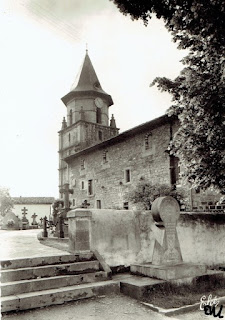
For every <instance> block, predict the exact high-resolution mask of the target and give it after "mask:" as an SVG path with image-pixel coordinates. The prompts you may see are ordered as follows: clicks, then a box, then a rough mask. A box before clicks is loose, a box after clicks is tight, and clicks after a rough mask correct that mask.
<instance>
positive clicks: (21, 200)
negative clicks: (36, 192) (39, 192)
mask: <svg viewBox="0 0 225 320" xmlns="http://www.w3.org/2000/svg"><path fill="white" fill-rule="evenodd" d="M12 199H13V201H14V204H52V203H53V202H54V200H55V198H54V197H13V198H12Z"/></svg>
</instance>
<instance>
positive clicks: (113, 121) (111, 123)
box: [110, 114, 116, 128]
mask: <svg viewBox="0 0 225 320" xmlns="http://www.w3.org/2000/svg"><path fill="white" fill-rule="evenodd" d="M110 127H111V128H116V120H115V118H114V115H113V114H112V117H111V119H110Z"/></svg>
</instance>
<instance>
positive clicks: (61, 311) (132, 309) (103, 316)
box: [2, 295, 171, 320]
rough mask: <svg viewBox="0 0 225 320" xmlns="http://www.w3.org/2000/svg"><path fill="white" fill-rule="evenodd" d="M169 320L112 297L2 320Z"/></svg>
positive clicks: (127, 298)
mask: <svg viewBox="0 0 225 320" xmlns="http://www.w3.org/2000/svg"><path fill="white" fill-rule="evenodd" d="M61 319H62V320H75V319H77V320H165V319H167V320H169V319H171V318H168V317H165V316H162V315H160V314H158V313H155V312H153V311H151V310H149V309H148V308H146V307H144V306H143V305H141V304H140V303H138V302H137V301H136V300H134V299H131V298H129V297H126V296H120V295H113V296H107V297H102V298H96V299H88V300H82V301H78V302H72V303H67V304H64V305H58V306H51V307H46V308H43V309H36V310H32V311H26V312H23V313H20V314H13V315H7V316H3V317H2V320H61Z"/></svg>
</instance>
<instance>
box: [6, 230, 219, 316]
mask: <svg viewBox="0 0 225 320" xmlns="http://www.w3.org/2000/svg"><path fill="white" fill-rule="evenodd" d="M39 232H40V230H21V231H5V230H4V231H3V230H1V231H0V245H1V248H0V250H1V260H4V259H8V258H23V257H37V256H47V255H61V254H68V253H67V252H64V251H61V250H58V249H54V248H51V247H47V246H44V245H42V244H40V243H39V241H38V240H37V234H38V233H39ZM168 299H169V297H168ZM222 315H224V316H225V311H224V310H223V312H222ZM2 319H3V320H39V319H43V320H57V319H63V320H72V319H79V320H82V319H85V320H89V319H90V320H91V319H93V320H111V319H112V320H117V319H118V320H120V319H122V320H145V319H146V320H151V319H152V320H163V319H171V320H172V319H174V320H175V319H177V320H203V319H207V320H212V319H214V317H213V316H212V315H211V316H205V315H204V312H203V311H200V310H197V311H195V312H189V313H187V314H182V315H174V316H173V317H170V318H168V317H166V316H164V315H162V314H159V313H157V312H154V311H152V310H150V309H149V308H148V307H146V306H144V305H142V304H141V303H140V302H138V301H136V300H134V299H132V298H129V297H126V296H124V295H112V296H102V297H98V298H95V299H87V300H82V301H74V302H70V303H66V304H63V305H55V306H51V307H45V308H40V309H35V310H28V311H24V312H19V313H11V314H8V315H4V316H2Z"/></svg>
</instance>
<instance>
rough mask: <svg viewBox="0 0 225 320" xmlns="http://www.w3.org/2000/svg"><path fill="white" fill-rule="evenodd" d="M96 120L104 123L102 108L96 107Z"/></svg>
mask: <svg viewBox="0 0 225 320" xmlns="http://www.w3.org/2000/svg"><path fill="white" fill-rule="evenodd" d="M96 122H97V123H102V113H101V109H100V108H98V107H97V108H96Z"/></svg>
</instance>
